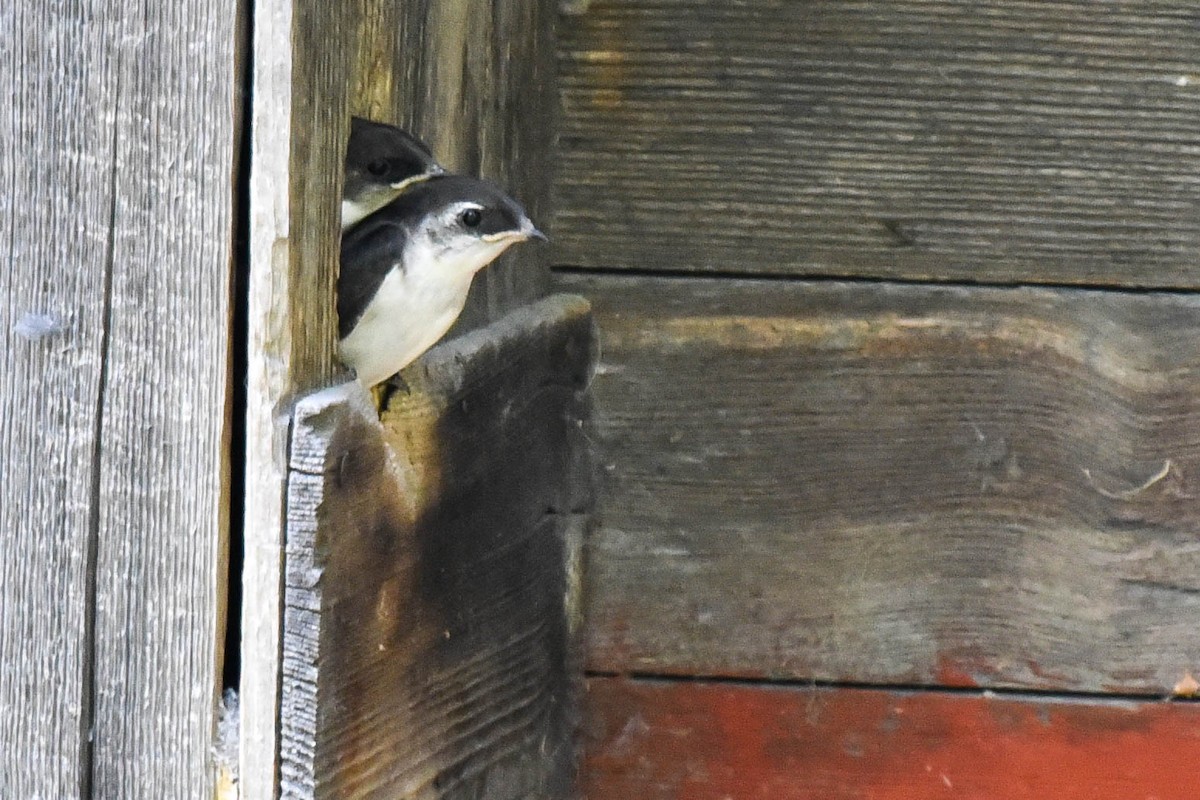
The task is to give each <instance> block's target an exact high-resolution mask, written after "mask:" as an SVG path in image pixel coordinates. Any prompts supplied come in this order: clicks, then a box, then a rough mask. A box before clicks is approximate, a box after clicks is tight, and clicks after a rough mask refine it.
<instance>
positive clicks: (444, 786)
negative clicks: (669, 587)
mask: <svg viewBox="0 0 1200 800" xmlns="http://www.w3.org/2000/svg"><path fill="white" fill-rule="evenodd" d="M594 358H595V332H594V328H593V325H592V321H591V317H590V314H589V312H588V306H587V303H586V302H584V301H583V300H581V299H580V298H571V297H555V298H550V299H548V300H546V301H543V302H542V303H539V304H537V305H535V306H532V307H529V308H526V309H522V310H520V311H517V312H514V313H513V314H511V315H510V316H508V317H506V318H504V319H502V320H501V321H500V322H497V323H494V324H493V325H491V326H488V327H486V328H483V329H481V330H478V331H476V332H473V333H471V334H468V335H467V336H465V337H462V338H460V339H456V340H454V341H452V342H449V343H446V344H444V345H441V346H440V347H437V348H435V349H434V350H432V351H430V353H429V354H427V356H426V357H425V358H424V359H422V361H420V362H418V364H417V365H415V366H414V367H413V368H410V369H409V370H407V371H406V373H405V377H406V380H407V381H408V384H409V387H410V389H411V390H412V391H411V393H404V392H401V393H400V394H398V395H396V396H394V397H393V399H392V401H391V404H390V405H389V407H388V408H387V410H386V412H385V414H384V417H383V421H382V423H381V422H380V421H379V419H378V418H377V416H376V413H375V410H374V407H373V406H372V405H371V404H370V402H369V401H368V399H367V396H366V395H365V394H364V393H363V391H362V390H361V388H359V387H358V386H357V384H348V385H345V386H341V387H335V388H333V389H329V390H326V391H324V392H321V393H318V394H316V395H312V396H309V397H307V398H305V399H303V400H302V401H301V402H300V404H299V406H298V409H297V416H296V422H295V428H294V435H293V439H292V448H291V454H292V455H291V459H292V462H291V463H292V472H291V480H290V482H289V491H288V515H289V527H288V543H287V586H286V612H285V613H286V619H285V626H284V631H285V635H284V653H283V666H284V680H283V695H282V701H283V710H282V713H281V722H282V734H281V735H282V761H283V764H282V777H283V781H282V797H283V798H285V799H286V798H347V799H349V798H395V797H401V796H402V797H406V798H414V800H418V799H422V798H426V799H432V798H436V799H437V800H451V799H458V798H461V799H462V800H466V798H471V799H472V800H508V799H510V798H511V800H517V798H531V799H533V798H542V799H543V800H560V799H561V798H565V797H568V796H569V795H570V788H571V780H572V777H573V773H574V764H575V750H574V746H573V729H574V720H575V702H574V687H573V682H574V681H573V677H572V676H573V674H574V672H575V668H576V667H577V666H578V660H577V658H576V657H575V656H574V655H573V652H574V650H575V645H574V642H575V639H576V636H575V634H576V631H577V629H578V624H579V612H578V608H579V603H578V574H579V571H578V561H579V556H580V549H581V547H582V533H583V526H584V524H585V522H586V519H587V513H588V511H589V509H590V506H591V502H592V499H591V474H590V467H589V465H588V464H589V462H588V442H587V438H586V436H585V435H584V432H583V429H582V426H583V425H584V423H585V421H586V418H587V413H588V397H587V386H588V382H589V379H590V376H591V373H592V368H593V365H594Z"/></svg>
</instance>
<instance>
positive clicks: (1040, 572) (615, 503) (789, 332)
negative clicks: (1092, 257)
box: [559, 276, 1200, 695]
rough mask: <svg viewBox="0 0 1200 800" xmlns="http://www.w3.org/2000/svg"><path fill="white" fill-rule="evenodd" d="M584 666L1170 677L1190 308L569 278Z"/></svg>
mask: <svg viewBox="0 0 1200 800" xmlns="http://www.w3.org/2000/svg"><path fill="white" fill-rule="evenodd" d="M559 285H560V286H561V287H562V288H563V289H564V290H567V291H576V292H579V293H580V294H584V295H586V296H588V297H590V298H591V299H592V301H593V303H594V305H595V308H596V316H597V320H598V324H599V326H600V329H601V330H602V331H603V333H604V338H603V341H604V358H603V363H602V364H601V366H600V373H599V375H598V377H597V380H596V383H595V391H596V401H597V409H598V411H597V424H596V434H597V447H598V449H599V451H600V452H601V453H602V454H603V463H604V464H605V471H606V473H607V475H606V477H607V480H606V485H605V497H606V501H605V503H604V507H603V508H604V512H603V514H602V515H601V524H600V526H599V529H598V531H597V533H596V535H595V536H593V537H592V538H591V539H590V540H589V541H590V543H589V571H588V579H589V591H588V592H587V593H586V597H587V604H588V626H587V638H588V650H589V653H588V659H589V666H590V667H591V668H593V669H597V670H602V671H614V672H625V671H635V672H645V673H670V674H701V675H722V676H743V677H764V676H765V677H787V678H792V679H798V680H805V679H812V678H815V679H819V680H840V681H850V682H856V683H861V682H869V683H918V684H947V683H950V684H955V685H977V686H984V687H987V686H1011V687H1031V688H1039V689H1071V690H1082V691H1093V692H1099V691H1117V692H1138V693H1147V694H1158V695H1161V694H1164V693H1166V692H1169V691H1170V690H1171V688H1172V687H1173V686H1175V684H1176V683H1177V682H1179V681H1180V680H1181V679H1183V678H1184V676H1185V675H1186V674H1188V673H1189V672H1190V673H1192V674H1196V673H1197V672H1198V670H1200V635H1198V634H1197V631H1196V627H1195V625H1194V620H1195V619H1196V617H1197V614H1198V613H1200V591H1198V590H1200V583H1198V582H1197V579H1196V575H1197V568H1198V567H1200V547H1198V546H1197V539H1196V537H1197V531H1198V530H1200V513H1198V507H1197V505H1196V502H1195V499H1194V498H1195V495H1196V488H1195V486H1196V480H1197V477H1196V476H1197V475H1198V474H1200V435H1198V433H1197V432H1198V431H1200V350H1198V349H1197V348H1196V347H1195V342H1196V341H1197V340H1200V300H1198V299H1197V298H1196V297H1193V296H1191V295H1182V294H1179V295H1173V294H1153V293H1146V294H1137V295H1134V294H1117V293H1111V292H1095V291H1079V290H1048V289H1032V288H1029V289H984V288H978V287H976V288H963V287H959V288H953V287H930V286H911V285H897V284H887V283H871V284H836V283H829V282H822V283H812V282H790V281H734V280H712V279H709V280H702V279H649V278H633V277H618V276H600V277H592V278H583V277H575V278H573V279H570V280H563V281H561V282H560V284H559Z"/></svg>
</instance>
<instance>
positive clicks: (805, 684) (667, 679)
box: [584, 670, 1200, 703]
mask: <svg viewBox="0 0 1200 800" xmlns="http://www.w3.org/2000/svg"><path fill="white" fill-rule="evenodd" d="M584 676H585V677H587V678H618V679H624V680H630V681H643V682H647V683H671V684H682V683H697V684H699V683H709V684H719V685H722V686H745V687H747V688H763V689H858V690H864V691H881V692H894V693H896V694H942V695H955V696H966V697H993V696H994V697H1003V698H1008V699H1013V700H1060V701H1062V700H1077V701H1086V702H1108V703H1131V702H1136V703H1145V702H1161V701H1166V700H1170V701H1172V702H1185V703H1191V702H1200V698H1190V697H1172V696H1170V695H1164V694H1163V693H1161V692H1158V693H1156V692H1104V691H1095V690H1073V689H1033V688H1021V687H1011V686H943V685H940V684H927V683H888V682H881V683H872V682H869V681H838V680H806V679H803V678H748V677H739V676H726V675H720V674H715V673H714V674H707V675H677V674H671V673H658V672H616V671H609V670H587V671H586V672H585V673H584Z"/></svg>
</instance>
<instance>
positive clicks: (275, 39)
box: [242, 0, 557, 797]
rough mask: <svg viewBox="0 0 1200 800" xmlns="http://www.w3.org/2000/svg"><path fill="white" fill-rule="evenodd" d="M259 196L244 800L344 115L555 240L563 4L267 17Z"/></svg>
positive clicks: (506, 291) (254, 242)
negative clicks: (552, 215)
mask: <svg viewBox="0 0 1200 800" xmlns="http://www.w3.org/2000/svg"><path fill="white" fill-rule="evenodd" d="M254 15H255V45H254V74H255V87H254V95H255V103H254V146H253V167H252V171H251V172H252V180H251V183H252V187H251V206H252V215H251V228H252V230H251V262H252V266H251V303H250V306H251V312H250V317H251V319H250V328H251V330H250V359H249V367H250V380H249V391H248V395H249V398H250V401H249V409H248V414H247V430H248V443H247V453H248V456H247V475H248V476H250V479H249V480H248V483H247V488H246V533H247V547H246V568H245V576H246V577H245V587H246V588H245V613H244V614H243V643H244V652H243V659H244V669H243V679H242V693H243V698H242V700H243V706H242V715H243V738H242V742H243V764H242V770H243V775H242V781H243V791H245V792H246V793H247V794H248V795H249V796H251V797H266V796H268V795H267V794H266V793H267V792H268V791H269V786H270V784H271V781H272V780H273V776H274V774H275V768H276V762H275V759H274V757H273V755H271V754H274V753H275V752H276V742H275V739H274V724H275V712H276V710H277V705H276V703H277V689H276V675H277V667H278V652H279V638H278V636H279V634H278V624H279V612H280V600H279V587H280V569H281V560H280V554H281V547H280V538H279V531H280V530H281V529H282V515H283V510H284V489H283V487H284V480H285V478H284V475H285V469H286V463H285V460H286V450H287V441H286V436H287V419H288V413H289V411H290V403H291V402H292V399H293V398H294V397H295V396H297V393H300V392H303V391H307V390H310V389H312V388H315V387H317V386H319V385H322V384H323V383H326V382H328V379H329V378H330V377H331V373H332V372H336V371H337V370H339V369H340V368H339V367H338V366H337V365H336V362H335V361H334V359H333V342H334V335H335V328H336V326H335V325H334V319H333V308H334V306H333V303H332V296H333V286H334V283H335V279H336V278H335V276H336V253H337V250H336V243H337V232H336V211H337V208H338V205H337V203H336V199H337V198H338V197H339V194H340V188H341V171H342V162H341V159H342V155H343V153H344V147H345V134H346V124H347V119H346V115H347V112H350V113H355V114H361V115H363V116H367V117H370V118H374V119H380V120H383V121H389V122H396V123H398V124H402V125H405V126H408V127H410V128H412V129H413V130H414V131H415V132H416V133H418V134H421V135H423V136H425V137H427V138H429V139H430V141H431V143H432V144H433V146H434V150H435V152H436V153H437V154H438V156H439V157H440V158H441V159H442V160H443V162H445V163H446V164H447V165H449V166H451V167H454V168H458V169H464V170H466V171H469V172H477V173H481V174H482V175H484V176H485V177H489V178H492V179H494V180H497V181H498V182H500V183H502V184H504V185H505V186H506V187H507V188H509V189H510V190H511V191H512V192H513V194H514V195H516V196H517V197H518V198H520V199H521V200H522V201H523V202H524V203H525V204H526V206H527V207H528V208H529V211H530V213H531V214H532V215H533V216H534V219H535V220H537V221H538V222H539V223H540V224H543V225H545V223H546V216H547V215H548V211H549V205H548V198H549V179H550V176H549V171H548V163H549V160H550V155H551V150H552V137H553V122H554V121H555V120H556V115H555V114H554V113H553V109H554V108H555V105H556V103H557V93H556V91H555V89H554V83H553V75H554V46H553V40H552V37H553V30H554V28H553V24H554V4H553V3H552V2H546V0H509V1H508V2H502V3H491V4H484V5H479V4H471V3H465V2H461V1H459V0H456V1H455V2H445V3H429V2H415V3H397V2H384V1H383V0H356V2H353V3H341V4H337V3H334V4H327V3H315V2H309V0H304V1H303V2H299V1H298V0H269V1H268V2H266V3H257V4H256V5H255V9H254ZM545 258H546V257H545V252H544V251H542V250H539V249H537V248H521V249H520V251H519V252H516V253H513V254H511V255H510V256H507V257H506V258H505V259H503V260H502V262H501V263H499V264H496V265H493V266H492V267H491V268H489V269H488V270H487V271H486V272H485V273H484V275H483V276H482V277H481V278H479V279H478V280H477V281H476V286H475V288H474V290H473V295H472V298H471V299H470V300H469V302H468V308H467V310H466V312H465V313H464V314H463V317H462V319H461V320H460V324H459V326H458V328H457V329H456V331H455V333H456V334H457V333H460V332H462V331H463V330H468V329H470V328H472V327H477V326H478V325H480V324H483V323H484V322H486V321H487V320H491V319H495V318H497V317H499V316H500V315H502V314H503V313H505V312H507V311H509V310H511V309H513V308H515V307H516V306H518V305H520V304H521V303H525V302H528V301H530V300H532V299H534V298H536V297H540V296H541V295H543V294H544V293H545V289H546V284H547V277H546V276H547V272H546V260H545Z"/></svg>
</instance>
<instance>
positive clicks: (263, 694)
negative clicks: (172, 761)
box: [240, 0, 356, 800]
mask: <svg viewBox="0 0 1200 800" xmlns="http://www.w3.org/2000/svg"><path fill="white" fill-rule="evenodd" d="M355 9H356V6H355V4H353V3H350V4H346V3H324V2H317V1H316V0H261V1H260V2H256V3H254V7H253V15H254V22H253V30H254V35H253V45H252V47H253V55H252V57H251V62H252V65H251V67H252V73H253V76H254V86H253V92H254V103H253V105H252V109H251V137H252V143H251V156H250V157H251V167H250V231H249V239H250V279H249V294H250V299H249V314H248V326H249V331H248V337H247V338H248V349H249V352H248V354H247V372H248V374H247V390H246V393H247V408H246V485H245V499H244V502H245V515H244V523H245V524H244V531H245V563H244V566H243V605H242V621H241V624H242V653H241V655H242V675H241V683H240V686H241V723H242V725H241V753H242V755H241V790H242V792H243V796H244V797H246V798H250V799H251V800H265V799H266V798H270V797H272V796H273V795H274V793H275V784H276V779H277V775H278V740H277V736H276V726H277V723H278V713H279V705H278V702H279V689H278V687H279V651H280V622H281V619H282V596H281V591H282V570H283V556H282V553H283V549H282V548H283V526H284V494H285V486H286V480H287V447H288V421H289V417H290V414H291V404H292V402H293V401H294V399H295V397H296V396H297V394H298V393H300V392H305V391H311V390H312V389H314V388H316V387H318V386H321V385H323V384H326V383H328V382H329V381H330V380H331V379H332V377H333V375H334V374H335V373H336V372H337V371H338V369H339V368H338V366H337V365H336V362H335V360H334V355H333V354H334V343H335V341H336V336H337V320H336V315H335V311H334V309H335V305H334V286H335V284H336V279H337V254H338V243H339V236H340V223H339V208H340V203H339V199H340V196H341V185H342V169H343V160H344V157H345V142H346V135H347V132H348V130H349V118H348V114H347V99H346V98H347V92H348V84H349V81H350V74H351V69H350V64H351V60H352V54H353V50H352V48H351V46H350V43H351V36H352V32H353V31H354V30H355V27H356V22H355V17H354V15H355V13H356V12H355Z"/></svg>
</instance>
